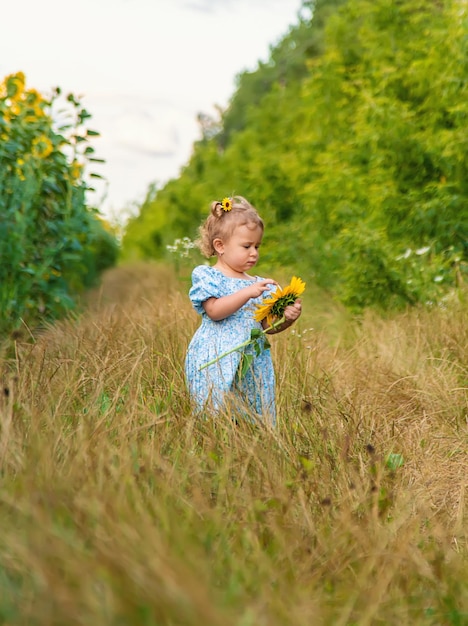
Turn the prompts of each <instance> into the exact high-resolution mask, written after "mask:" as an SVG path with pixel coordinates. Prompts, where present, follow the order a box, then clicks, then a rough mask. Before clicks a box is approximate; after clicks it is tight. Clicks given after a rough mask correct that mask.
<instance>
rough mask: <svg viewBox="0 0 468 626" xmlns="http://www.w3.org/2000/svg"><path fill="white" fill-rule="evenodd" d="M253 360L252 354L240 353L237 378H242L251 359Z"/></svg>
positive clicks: (247, 369)
mask: <svg viewBox="0 0 468 626" xmlns="http://www.w3.org/2000/svg"><path fill="white" fill-rule="evenodd" d="M253 360H254V356H253V354H242V357H241V360H240V363H239V379H240V380H242V379H243V378H244V376H245V375H246V374H247V372H248V371H249V367H250V366H251V365H252V361H253Z"/></svg>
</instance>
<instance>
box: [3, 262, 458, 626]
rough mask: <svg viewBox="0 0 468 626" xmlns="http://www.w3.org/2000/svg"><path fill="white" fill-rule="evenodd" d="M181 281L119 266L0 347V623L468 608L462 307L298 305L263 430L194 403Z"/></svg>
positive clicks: (395, 618)
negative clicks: (364, 310)
mask: <svg viewBox="0 0 468 626" xmlns="http://www.w3.org/2000/svg"><path fill="white" fill-rule="evenodd" d="M184 289H185V287H183V289H182V291H181V289H180V286H179V285H178V284H177V283H176V281H174V278H173V276H172V275H171V274H170V272H169V271H163V270H161V269H158V268H155V267H152V266H137V267H127V268H120V269H117V270H113V271H111V272H109V273H108V275H107V276H106V279H105V282H104V285H103V288H102V289H101V290H100V291H99V292H96V293H94V294H92V297H91V298H90V302H89V308H88V309H87V310H86V312H85V313H84V314H83V315H82V316H80V317H79V318H77V319H70V320H66V321H63V322H61V323H59V324H57V325H56V326H55V327H54V328H50V329H47V330H46V332H45V333H43V334H42V335H40V336H39V337H38V338H37V339H36V340H35V342H34V343H32V344H31V343H27V342H22V343H17V344H16V346H15V352H14V354H12V356H11V357H10V358H7V356H5V357H4V359H3V395H2V417H1V423H0V426H1V430H0V469H1V481H2V482H1V484H2V487H1V491H0V515H1V520H2V522H1V524H2V532H1V534H0V555H1V557H0V623H3V624H9V625H10V626H12V625H20V624H21V625H24V624H28V625H29V624H31V625H41V626H42V625H47V626H53V625H64V624H66V625H67V626H68V625H75V624H76V625H78V624H79V625H83V626H84V625H86V626H89V625H91V624H92V625H93V626H100V625H112V626H114V625H115V626H120V625H127V624H128V625H130V624H131V625H133V624H138V625H139V626H140V625H141V626H163V625H167V626H176V625H177V626H179V625H180V626H214V625H216V626H218V625H219V626H221V625H222V626H230V625H232V626H263V625H265V626H267V625H268V626H283V625H294V626H306V625H307V626H310V625H311V624H313V625H321V624H327V625H328V624H330V625H333V626H339V625H343V626H344V625H349V626H351V625H352V624H355V625H359V626H361V625H363V626H364V625H371V624H390V625H393V624H395V625H397V624H398V625H400V624H412V625H415V626H418V625H420V624H421V625H434V626H436V625H445V624H453V625H464V624H467V623H468V589H467V585H466V580H468V563H467V545H466V531H465V526H466V494H465V490H466V485H467V475H468V474H467V450H468V438H467V433H468V428H467V418H468V366H467V364H468V325H467V315H466V313H465V312H464V309H463V307H462V306H461V305H456V304H453V305H451V306H450V308H449V310H445V311H443V310H437V311H432V312H421V311H419V312H416V311H414V312H411V313H408V314H406V315H401V316H399V317H397V318H394V319H390V320H382V319H379V318H376V317H372V316H369V317H367V318H365V319H364V320H362V322H361V323H360V324H357V323H354V324H353V323H349V325H348V326H347V328H346V329H343V337H345V336H346V340H343V341H342V342H341V343H340V341H337V337H336V333H335V332H334V337H333V341H331V340H330V335H329V334H328V333H327V329H326V328H323V329H322V330H320V331H318V330H315V331H312V330H309V327H310V326H312V325H313V313H312V312H311V311H312V306H310V307H307V306H306V313H305V314H304V316H303V318H302V319H301V321H300V323H299V324H298V326H297V329H296V332H294V333H292V332H291V331H290V332H289V333H284V334H282V335H279V336H278V337H275V338H274V348H273V349H274V359H275V363H276V369H277V378H278V388H279V393H278V410H279V417H280V419H279V425H278V428H277V429H276V431H271V430H270V429H268V428H262V427H253V426H251V425H249V424H241V425H239V426H238V427H235V426H233V425H232V423H231V420H230V419H229V416H228V415H224V416H220V417H219V419H218V420H216V421H203V420H194V419H193V417H192V416H191V414H190V406H189V400H188V397H187V393H186V391H185V386H184V379H183V372H182V363H183V358H184V353H185V348H186V345H187V343H188V341H189V339H190V337H191V335H192V333H193V331H194V329H195V327H196V325H197V323H198V320H197V317H196V315H195V314H194V313H193V311H192V310H191V307H190V305H189V303H188V300H187V297H186V295H185V293H184ZM5 354H8V353H7V352H5ZM392 455H393V456H392Z"/></svg>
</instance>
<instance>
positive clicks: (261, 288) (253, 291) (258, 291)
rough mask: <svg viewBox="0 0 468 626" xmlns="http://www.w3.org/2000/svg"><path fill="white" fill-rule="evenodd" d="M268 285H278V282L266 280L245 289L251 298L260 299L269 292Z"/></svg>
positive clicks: (256, 282) (270, 279) (258, 281)
mask: <svg viewBox="0 0 468 626" xmlns="http://www.w3.org/2000/svg"><path fill="white" fill-rule="evenodd" d="M268 285H278V283H277V282H276V280H273V279H272V278H265V280H257V281H255V282H254V283H252V284H251V285H249V286H248V287H246V288H245V289H246V290H248V293H249V298H258V297H259V296H261V295H262V293H264V292H265V291H268V289H269V287H268Z"/></svg>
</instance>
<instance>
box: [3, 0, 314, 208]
mask: <svg viewBox="0 0 468 626" xmlns="http://www.w3.org/2000/svg"><path fill="white" fill-rule="evenodd" d="M301 4H302V2H301V0H80V2H76V0H74V1H73V2H71V1H70V0H22V1H21V2H19V3H14V2H8V3H7V5H6V6H3V7H2V11H1V12H2V32H1V35H0V78H3V77H4V76H6V75H8V74H12V73H14V72H17V71H23V72H24V73H25V75H26V85H27V87H28V88H34V89H37V90H39V91H41V92H42V93H44V94H49V93H50V92H51V90H52V88H53V87H55V86H60V87H61V88H62V90H63V91H64V92H65V93H68V92H72V93H74V94H75V95H77V96H79V95H80V96H83V99H82V102H83V104H84V106H85V108H86V109H87V110H88V111H89V112H90V113H91V115H92V118H91V120H90V122H89V124H88V126H89V127H90V128H92V129H93V130H97V131H99V132H100V133H101V137H100V138H98V139H96V141H95V142H93V143H92V145H93V147H94V148H95V149H96V156H97V157H99V158H103V159H105V160H106V163H105V164H104V165H102V166H100V167H96V168H95V171H98V172H99V173H100V174H101V175H103V176H105V177H106V179H107V180H108V184H107V185H106V186H101V188H99V189H98V192H99V193H98V196H97V197H95V198H93V202H96V201H97V203H98V204H99V205H100V206H101V208H102V211H103V213H104V214H105V215H107V216H108V217H110V218H111V219H123V218H124V216H125V214H126V213H127V212H128V209H129V207H131V206H133V205H135V203H137V202H141V201H142V200H143V198H144V196H145V194H146V191H147V189H148V186H149V184H150V183H152V182H157V183H159V184H164V183H165V182H166V181H167V180H169V179H170V178H176V177H177V176H178V174H179V170H180V167H181V166H183V165H184V164H185V163H187V161H188V159H189V157H190V153H191V148H192V144H193V142H194V141H196V140H197V139H199V136H200V135H199V128H198V123H197V121H196V116H197V113H199V112H203V113H208V114H210V115H216V113H215V106H216V105H219V106H221V107H222V108H224V107H225V106H226V105H227V103H228V101H229V99H230V97H231V96H232V95H233V93H234V91H235V77H236V75H237V74H239V73H240V72H242V71H243V70H246V69H247V70H253V69H255V68H256V66H257V63H258V61H259V60H262V61H265V60H267V58H268V56H269V49H270V46H271V45H274V44H275V43H276V42H277V41H278V40H279V39H280V38H281V37H282V36H283V35H285V34H286V32H287V31H288V28H289V26H290V25H292V24H295V23H296V22H297V14H298V11H299V9H300V7H301Z"/></svg>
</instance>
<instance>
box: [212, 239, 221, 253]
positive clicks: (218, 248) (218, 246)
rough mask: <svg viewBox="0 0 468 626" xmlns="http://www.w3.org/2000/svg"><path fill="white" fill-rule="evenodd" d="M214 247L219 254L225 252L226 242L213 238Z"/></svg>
mask: <svg viewBox="0 0 468 626" xmlns="http://www.w3.org/2000/svg"><path fill="white" fill-rule="evenodd" d="M213 248H214V249H215V252H216V253H217V254H223V252H224V243H223V242H222V240H221V239H213Z"/></svg>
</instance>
